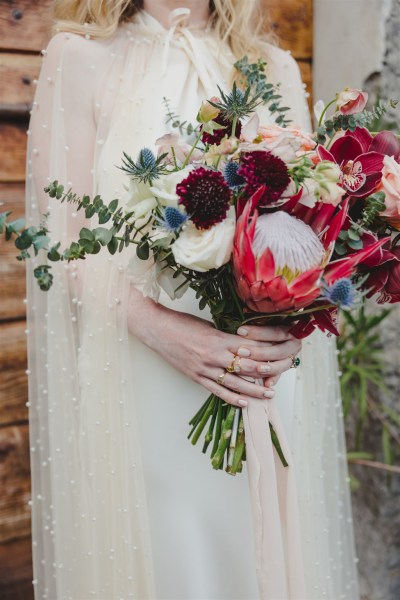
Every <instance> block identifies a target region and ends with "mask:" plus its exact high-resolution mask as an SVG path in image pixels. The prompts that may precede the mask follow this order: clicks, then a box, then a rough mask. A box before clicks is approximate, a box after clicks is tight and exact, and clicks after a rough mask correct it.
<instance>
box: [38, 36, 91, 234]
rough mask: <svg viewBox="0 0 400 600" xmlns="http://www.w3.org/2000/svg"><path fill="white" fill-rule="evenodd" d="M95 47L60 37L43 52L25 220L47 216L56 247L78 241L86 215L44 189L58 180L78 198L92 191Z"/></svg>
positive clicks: (84, 42) (77, 38)
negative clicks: (55, 199) (59, 244)
mask: <svg viewBox="0 0 400 600" xmlns="http://www.w3.org/2000/svg"><path fill="white" fill-rule="evenodd" d="M96 46H97V43H96V42H94V41H92V40H86V39H85V38H82V37H81V36H78V35H73V34H68V33H59V34H57V35H56V36H55V37H54V38H53V39H52V40H51V42H50V44H49V46H48V48H47V49H46V50H44V51H43V55H44V56H43V65H42V70H41V73H40V77H39V81H38V85H37V90H36V95H35V100H34V104H33V109H32V116H31V124H30V130H29V134H30V139H29V142H28V165H27V167H28V174H27V175H28V177H27V181H28V186H27V187H28V190H27V206H26V209H27V215H28V217H29V218H30V220H31V221H33V222H34V223H35V224H36V223H37V222H38V220H40V218H41V215H42V214H43V213H47V212H48V211H50V224H49V228H50V230H51V233H52V235H54V236H55V238H56V239H58V240H59V241H65V242H66V241H67V240H68V239H70V238H71V237H74V236H76V234H77V233H78V231H79V229H80V227H82V226H83V222H84V215H83V216H82V215H81V214H80V213H78V214H76V213H75V211H74V210H73V207H71V206H66V205H64V204H63V205H62V206H61V205H60V203H59V202H57V201H52V200H51V199H50V198H49V197H48V196H47V195H46V194H45V193H44V187H45V186H46V185H48V183H49V182H51V181H53V180H55V179H57V180H58V181H59V182H60V183H62V184H63V185H64V186H65V188H66V189H67V188H69V187H72V189H73V190H74V192H76V193H77V194H78V195H82V194H85V193H86V194H91V193H92V191H93V161H94V153H95V140H96V123H95V114H94V111H95V104H94V98H95V93H96V85H97V79H98V74H97V67H98V61H96V60H95V56H94V54H95V50H96Z"/></svg>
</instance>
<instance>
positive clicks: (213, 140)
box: [201, 113, 242, 144]
mask: <svg viewBox="0 0 400 600" xmlns="http://www.w3.org/2000/svg"><path fill="white" fill-rule="evenodd" d="M213 121H214V122H215V123H218V125H223V126H224V129H216V130H215V131H214V132H213V133H207V132H206V131H203V135H202V136H201V141H202V142H203V143H204V144H220V143H221V141H222V139H223V138H224V137H225V136H226V135H228V137H230V135H231V133H232V121H229V119H226V118H225V117H224V115H223V114H222V113H220V114H219V115H218V116H217V117H215V119H213ZM241 131H242V124H241V122H240V121H238V122H237V124H236V130H235V136H236V137H237V138H239V137H240V133H241Z"/></svg>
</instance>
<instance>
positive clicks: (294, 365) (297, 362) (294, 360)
mask: <svg viewBox="0 0 400 600" xmlns="http://www.w3.org/2000/svg"><path fill="white" fill-rule="evenodd" d="M289 358H290V359H291V360H292V364H291V365H290V368H291V369H297V367H298V366H299V365H300V362H301V361H300V359H299V357H298V356H295V355H294V354H291V355H290V356H289Z"/></svg>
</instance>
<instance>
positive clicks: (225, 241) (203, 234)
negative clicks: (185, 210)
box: [172, 216, 235, 273]
mask: <svg viewBox="0 0 400 600" xmlns="http://www.w3.org/2000/svg"><path fill="white" fill-rule="evenodd" d="M234 234H235V220H234V218H232V217H230V216H228V217H227V218H226V219H225V220H224V221H222V222H221V223H217V225H214V226H213V227H210V229H201V230H200V229H197V228H196V227H195V225H193V223H191V222H189V223H188V225H186V227H185V228H184V230H183V231H182V233H181V234H180V236H179V237H178V239H177V240H176V242H175V243H174V244H173V245H172V253H173V255H174V258H175V260H176V262H177V263H178V264H179V265H182V266H183V267H187V268H188V269H193V271H198V272H200V273H204V272H206V271H209V270H210V269H218V268H219V267H222V265H224V264H225V263H227V262H228V261H229V259H230V257H231V254H232V249H233V236H234Z"/></svg>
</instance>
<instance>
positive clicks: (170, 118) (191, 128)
mask: <svg viewBox="0 0 400 600" xmlns="http://www.w3.org/2000/svg"><path fill="white" fill-rule="evenodd" d="M163 101H164V104H165V109H166V115H167V120H166V122H167V123H171V125H172V127H173V128H174V129H178V130H179V133H180V134H181V135H182V136H183V135H186V136H188V137H190V136H191V135H193V133H198V132H199V130H200V125H192V123H189V122H188V121H181V120H180V118H179V115H177V114H176V113H174V112H173V110H172V108H171V106H170V103H169V100H168V98H166V97H165V96H164V98H163Z"/></svg>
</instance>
